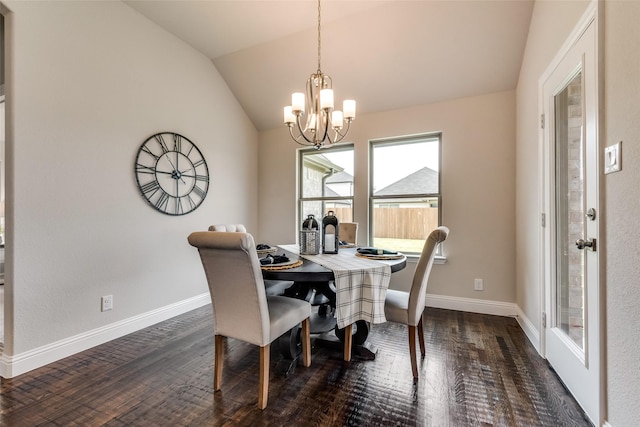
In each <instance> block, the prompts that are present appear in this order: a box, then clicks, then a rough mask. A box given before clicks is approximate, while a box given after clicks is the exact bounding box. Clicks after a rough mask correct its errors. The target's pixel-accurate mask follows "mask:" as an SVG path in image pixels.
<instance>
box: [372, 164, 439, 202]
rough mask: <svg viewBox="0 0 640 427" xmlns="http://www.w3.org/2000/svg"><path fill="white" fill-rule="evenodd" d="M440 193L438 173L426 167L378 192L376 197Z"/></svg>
mask: <svg viewBox="0 0 640 427" xmlns="http://www.w3.org/2000/svg"><path fill="white" fill-rule="evenodd" d="M437 192H438V172H437V171H434V170H433V169H429V168H427V167H424V168H422V169H420V170H418V171H416V172H414V173H412V174H411V175H407V176H405V177H404V178H402V179H399V180H398V181H396V182H394V183H393V184H389V185H387V186H386V187H384V188H382V189H380V190H378V191H376V192H375V193H374V194H375V195H376V196H395V195H399V194H433V193H437Z"/></svg>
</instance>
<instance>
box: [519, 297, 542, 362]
mask: <svg viewBox="0 0 640 427" xmlns="http://www.w3.org/2000/svg"><path fill="white" fill-rule="evenodd" d="M516 320H517V321H518V324H519V325H520V327H521V328H522V330H523V331H524V334H525V335H526V336H527V338H529V342H531V344H533V346H534V347H535V349H536V351H537V352H538V354H540V355H542V353H541V352H540V350H541V349H540V332H539V331H538V328H536V326H535V325H534V324H533V323H532V322H531V320H529V318H528V317H527V316H526V315H525V314H524V312H523V311H522V310H521V309H520V307H518V313H517V314H516Z"/></svg>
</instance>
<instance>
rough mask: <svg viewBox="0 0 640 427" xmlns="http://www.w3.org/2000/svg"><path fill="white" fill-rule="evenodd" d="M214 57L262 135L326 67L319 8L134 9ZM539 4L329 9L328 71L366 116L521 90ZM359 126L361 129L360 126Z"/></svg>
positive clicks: (349, 4) (286, 3) (417, 1)
mask: <svg viewBox="0 0 640 427" xmlns="http://www.w3.org/2000/svg"><path fill="white" fill-rule="evenodd" d="M125 3H127V4H128V5H129V6H131V7H132V8H134V9H136V10H138V11H139V12H140V13H141V14H143V15H144V16H146V17H147V18H149V19H150V20H151V21H153V22H155V23H157V24H158V25H160V26H161V27H163V28H165V29H166V30H167V31H169V32H171V33H173V34H174V35H176V36H177V37H178V38H180V39H182V40H184V41H185V42H187V43H188V44H190V45H191V46H193V47H194V48H195V49H197V50H198V51H200V52H202V53H203V54H204V55H206V56H207V57H209V58H210V59H211V61H212V62H213V63H214V65H215V66H216V68H217V69H218V70H219V71H220V73H221V75H222V77H223V78H224V80H225V81H226V83H227V85H228V86H229V87H230V88H231V90H232V92H233V93H234V95H235V96H236V98H237V99H238V101H239V102H240V104H241V105H242V107H243V108H244V110H245V111H246V113H247V115H248V116H249V117H250V119H251V120H252V121H253V123H254V125H255V126H256V128H257V129H258V130H259V131H263V130H267V129H273V128H277V127H279V126H283V125H282V107H284V106H285V105H290V103H291V93H293V92H304V90H305V82H306V80H307V78H308V77H309V75H310V74H311V73H313V72H315V71H316V69H317V67H318V58H317V14H318V10H317V3H316V2H315V1H312V0H283V1H275V0H253V1H249V0H209V1H202V0H201V1H189V0H165V1H141V0H128V1H125ZM532 10H533V0H470V1H462V0H444V1H436V0H409V1H402V0H393V1H382V0H374V1H369V0H355V1H350V0H324V1H323V2H322V49H321V65H322V67H321V68H322V71H323V72H324V73H325V74H328V75H330V76H331V77H332V78H333V89H334V92H335V99H336V105H341V101H342V100H344V99H347V98H348V99H355V100H356V101H357V109H358V111H357V112H358V114H365V113H373V112H380V111H388V110H395V109H400V108H405V107H411V106H415V105H421V104H428V103H433V102H438V101H443V100H447V99H454V98H461V97H467V96H474V95H480V94H485V93H491V92H498V91H504V90H511V89H514V88H515V87H516V85H517V82H518V75H519V72H520V65H521V61H522V57H523V53H524V48H525V44H526V39H527V33H528V31H529V22H530V20H531V13H532ZM356 123H357V119H356Z"/></svg>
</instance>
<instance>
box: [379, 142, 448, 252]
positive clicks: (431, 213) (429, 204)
mask: <svg viewBox="0 0 640 427" xmlns="http://www.w3.org/2000/svg"><path fill="white" fill-rule="evenodd" d="M440 141H441V134H429V135H417V136H415V135H414V136H410V137H400V138H393V139H385V140H376V141H371V146H370V150H371V156H370V159H371V160H370V161H371V165H370V171H371V181H370V182H371V186H370V194H369V202H370V208H369V215H370V217H369V236H371V237H370V244H371V245H373V246H376V247H384V248H389V249H393V250H398V251H401V252H404V253H407V254H412V253H420V252H421V251H422V247H423V246H424V241H425V239H426V238H427V237H428V236H429V233H430V232H431V231H432V230H433V229H434V228H436V227H438V225H440V205H441V200H442V199H441V194H440Z"/></svg>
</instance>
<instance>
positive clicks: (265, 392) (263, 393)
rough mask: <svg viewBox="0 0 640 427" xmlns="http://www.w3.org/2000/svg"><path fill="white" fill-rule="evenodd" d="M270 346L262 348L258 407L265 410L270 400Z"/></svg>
mask: <svg viewBox="0 0 640 427" xmlns="http://www.w3.org/2000/svg"><path fill="white" fill-rule="evenodd" d="M270 347H271V345H270V344H267V345H265V346H264V347H260V388H259V389H258V407H259V408H260V409H264V408H266V407H267V401H268V400H269V348H270Z"/></svg>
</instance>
